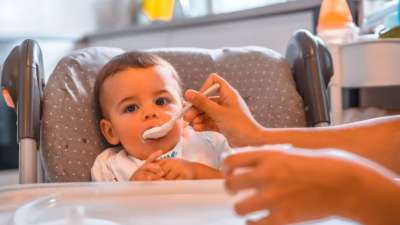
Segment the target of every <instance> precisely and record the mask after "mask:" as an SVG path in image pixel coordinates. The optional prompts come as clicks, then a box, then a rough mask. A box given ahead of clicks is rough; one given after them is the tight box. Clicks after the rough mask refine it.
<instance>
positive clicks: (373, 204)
mask: <svg viewBox="0 0 400 225" xmlns="http://www.w3.org/2000/svg"><path fill="white" fill-rule="evenodd" d="M356 176H357V177H355V179H357V180H358V182H357V187H355V188H354V189H353V190H354V191H353V193H352V194H353V196H350V197H349V199H350V201H348V202H347V203H349V206H350V207H348V208H347V211H346V212H342V213H343V215H344V216H345V217H348V218H351V219H354V220H357V221H359V222H361V223H362V224H365V225H382V224H385V225H392V224H393V225H395V224H398V223H399V221H400V186H399V184H398V183H396V181H394V180H393V178H391V177H387V176H385V175H384V174H381V173H379V172H376V171H369V173H365V172H362V171H361V172H360V173H359V174H358V175H356Z"/></svg>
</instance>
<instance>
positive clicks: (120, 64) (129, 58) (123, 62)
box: [94, 51, 182, 119]
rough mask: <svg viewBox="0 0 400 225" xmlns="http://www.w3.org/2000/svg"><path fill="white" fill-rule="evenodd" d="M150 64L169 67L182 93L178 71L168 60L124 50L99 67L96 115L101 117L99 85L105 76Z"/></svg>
mask: <svg viewBox="0 0 400 225" xmlns="http://www.w3.org/2000/svg"><path fill="white" fill-rule="evenodd" d="M152 66H163V67H165V68H167V69H169V70H170V71H171V72H172V76H173V78H174V79H175V80H176V82H177V83H178V88H179V90H178V92H179V95H182V90H181V80H180V78H179V76H178V73H177V72H176V70H175V69H174V67H173V66H172V65H171V64H170V63H169V62H167V61H166V60H164V59H163V58H161V57H159V56H157V55H155V54H151V53H148V52H141V51H130V52H126V53H123V54H121V55H118V56H115V57H113V58H112V59H111V60H110V61H109V62H108V63H106V64H105V65H104V66H103V68H101V70H100V72H99V74H98V77H97V80H96V83H95V88H94V97H95V102H96V114H97V116H98V119H101V118H102V117H103V112H102V108H101V105H100V92H101V87H102V85H103V83H104V81H105V80H106V79H107V78H109V77H112V76H113V75H114V74H116V73H118V72H121V71H124V70H126V69H129V68H150V67H152Z"/></svg>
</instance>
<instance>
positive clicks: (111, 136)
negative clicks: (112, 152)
mask: <svg viewBox="0 0 400 225" xmlns="http://www.w3.org/2000/svg"><path fill="white" fill-rule="evenodd" d="M100 130H101V133H102V134H103V136H104V138H105V139H106V140H107V142H108V143H109V144H112V145H117V144H119V138H118V137H117V136H116V134H115V131H114V129H113V127H112V124H111V122H110V121H109V120H106V119H101V120H100Z"/></svg>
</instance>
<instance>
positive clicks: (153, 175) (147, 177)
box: [130, 150, 165, 181]
mask: <svg viewBox="0 0 400 225" xmlns="http://www.w3.org/2000/svg"><path fill="white" fill-rule="evenodd" d="M162 154H163V152H162V150H158V151H156V152H153V153H152V154H150V155H149V157H147V159H146V161H145V163H144V164H143V165H142V166H141V167H140V168H139V169H137V170H136V171H135V173H133V175H132V177H131V178H130V180H135V181H151V180H161V179H162V177H163V176H164V174H165V173H164V171H163V170H162V169H161V167H160V165H158V164H157V159H158V157H160V156H161V155H162Z"/></svg>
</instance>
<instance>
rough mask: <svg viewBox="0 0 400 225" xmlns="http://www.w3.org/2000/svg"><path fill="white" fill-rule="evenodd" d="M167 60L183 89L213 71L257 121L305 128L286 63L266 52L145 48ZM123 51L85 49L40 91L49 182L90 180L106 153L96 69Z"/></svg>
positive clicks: (255, 49)
mask: <svg viewBox="0 0 400 225" xmlns="http://www.w3.org/2000/svg"><path fill="white" fill-rule="evenodd" d="M149 51H151V52H153V53H156V54H158V55H160V56H161V57H163V58H165V59H166V60H167V61H169V62H170V63H171V64H172V65H173V66H174V67H175V69H176V70H177V71H178V73H179V75H180V77H181V78H182V81H183V83H184V88H183V89H187V88H194V89H198V88H199V87H200V86H201V84H202V83H203V82H204V80H205V79H206V78H207V76H208V74H210V73H213V72H216V73H218V74H220V75H221V76H222V77H224V78H225V79H226V80H228V81H229V82H230V83H231V84H232V86H233V87H235V88H237V89H238V90H239V92H240V94H241V95H242V96H243V98H244V99H245V101H246V102H247V103H248V104H249V106H250V110H251V112H252V113H253V115H254V117H255V118H256V120H257V121H259V122H260V123H261V124H262V125H264V126H266V127H301V126H305V116H304V111H303V103H302V100H301V97H300V96H299V94H298V93H297V91H296V88H295V85H294V81H293V78H292V75H291V73H290V69H289V67H288V64H287V62H286V60H285V59H284V58H282V57H281V56H280V55H279V54H278V53H276V52H274V51H271V50H269V49H266V48H259V47H243V48H224V49H216V50H205V49H192V48H191V49H187V48H185V49H182V48H175V49H172V48H170V49H154V50H149ZM121 52H122V51H121V50H116V49H108V48H89V49H83V50H79V51H76V52H74V53H72V54H71V55H69V56H67V57H65V58H64V59H62V60H61V61H60V63H59V64H58V66H57V67H56V69H55V71H54V72H53V74H52V76H51V77H50V79H49V81H48V84H47V86H46V88H45V90H44V105H43V121H44V123H43V126H42V129H43V131H42V134H43V141H42V153H43V154H42V156H43V159H44V161H45V163H44V165H45V172H46V175H47V179H48V180H49V181H51V182H62V181H88V180H90V168H91V166H92V164H93V162H94V159H95V157H96V156H97V155H98V154H99V153H100V152H101V151H102V150H103V149H104V147H105V144H104V143H103V142H102V139H101V137H100V133H99V130H98V126H97V121H96V115H95V113H94V102H95V101H94V100H93V86H94V82H95V76H96V74H97V71H98V70H99V69H100V68H101V66H102V65H103V64H104V63H105V62H106V61H107V60H108V59H110V57H112V56H114V55H116V54H119V53H121Z"/></svg>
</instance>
